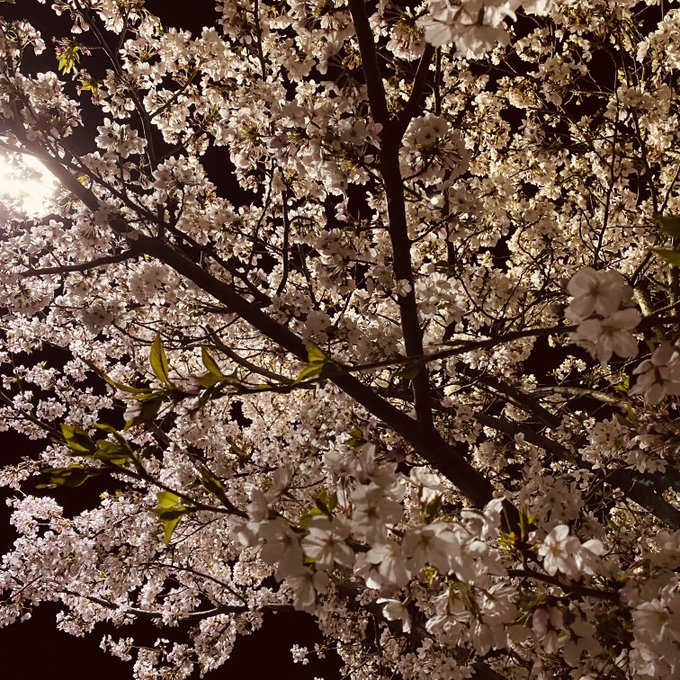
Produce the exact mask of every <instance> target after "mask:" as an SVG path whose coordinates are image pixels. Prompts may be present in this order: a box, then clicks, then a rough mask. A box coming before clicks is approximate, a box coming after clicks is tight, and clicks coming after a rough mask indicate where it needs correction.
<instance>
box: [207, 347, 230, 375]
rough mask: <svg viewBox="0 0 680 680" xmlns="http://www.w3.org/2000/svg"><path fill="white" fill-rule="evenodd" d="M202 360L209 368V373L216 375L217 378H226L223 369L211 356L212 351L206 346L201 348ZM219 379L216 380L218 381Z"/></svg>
mask: <svg viewBox="0 0 680 680" xmlns="http://www.w3.org/2000/svg"><path fill="white" fill-rule="evenodd" d="M201 360H202V361H203V365H204V366H205V367H206V369H207V370H208V373H210V374H211V375H214V376H215V377H216V378H217V380H224V379H225V377H226V376H225V375H224V373H222V370H221V369H220V367H219V366H218V365H217V362H216V361H215V360H214V359H213V358H212V357H211V356H210V353H209V352H208V350H207V349H206V348H205V347H203V348H202V349H201ZM217 380H216V381H215V382H217ZM213 384H214V383H213Z"/></svg>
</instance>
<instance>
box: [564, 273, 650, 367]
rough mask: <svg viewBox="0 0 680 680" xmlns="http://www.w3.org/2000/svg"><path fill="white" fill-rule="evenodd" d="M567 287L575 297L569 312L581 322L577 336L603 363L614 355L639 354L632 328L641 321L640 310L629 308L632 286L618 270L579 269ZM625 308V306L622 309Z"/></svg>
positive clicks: (577, 339)
mask: <svg viewBox="0 0 680 680" xmlns="http://www.w3.org/2000/svg"><path fill="white" fill-rule="evenodd" d="M567 290H568V291H569V293H570V295H571V296H572V297H573V298H574V299H573V300H572V302H571V303H570V304H569V306H568V307H567V309H566V315H567V317H568V318H570V319H571V320H572V321H575V322H578V324H579V325H578V328H577V329H576V332H575V333H574V335H573V337H574V339H575V340H576V341H577V342H579V343H580V344H582V345H584V346H585V347H587V348H588V350H589V351H590V352H591V354H593V356H595V357H597V358H598V359H599V360H600V361H601V362H603V363H606V362H608V361H609V360H610V359H611V357H612V354H616V355H617V356H620V357H623V358H626V359H629V358H631V357H633V356H635V355H636V354H637V351H638V350H637V341H636V340H635V337H634V336H633V334H632V333H631V331H632V330H633V329H634V328H635V327H636V326H637V325H638V323H640V318H641V317H640V312H638V310H637V309H635V308H634V307H630V306H629V305H630V302H631V294H632V289H631V288H630V286H628V285H627V284H626V282H625V280H624V278H623V276H621V274H619V273H618V272H615V271H596V270H595V269H593V268H592V267H585V268H584V269H581V270H579V271H578V272H577V273H576V274H574V276H573V277H572V279H571V280H570V281H569V285H568V286H567ZM621 307H623V309H621Z"/></svg>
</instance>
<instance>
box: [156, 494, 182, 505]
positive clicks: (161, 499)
mask: <svg viewBox="0 0 680 680" xmlns="http://www.w3.org/2000/svg"><path fill="white" fill-rule="evenodd" d="M156 500H157V501H158V505H160V507H161V508H171V507H172V506H173V505H177V504H178V503H179V496H178V495H177V494H176V493H172V491H159V492H158V493H157V494H156Z"/></svg>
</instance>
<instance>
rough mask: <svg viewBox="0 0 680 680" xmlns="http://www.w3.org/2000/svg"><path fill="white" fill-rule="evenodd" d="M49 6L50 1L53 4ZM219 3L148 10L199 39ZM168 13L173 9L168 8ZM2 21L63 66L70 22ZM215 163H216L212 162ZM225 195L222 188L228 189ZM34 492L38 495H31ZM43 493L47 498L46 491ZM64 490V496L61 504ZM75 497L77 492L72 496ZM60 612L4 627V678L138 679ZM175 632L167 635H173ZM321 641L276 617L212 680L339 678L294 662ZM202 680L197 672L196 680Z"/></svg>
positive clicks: (48, 65) (6, 539)
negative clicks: (32, 37) (62, 625)
mask: <svg viewBox="0 0 680 680" xmlns="http://www.w3.org/2000/svg"><path fill="white" fill-rule="evenodd" d="M47 4H48V6H49V4H51V3H50V1H49V0H48V3H47ZM214 6H215V3H214V1H213V0H194V1H193V2H191V3H174V2H166V1H164V0H149V1H148V2H147V7H148V8H149V9H150V10H151V11H152V12H154V13H155V14H157V15H158V16H159V17H160V18H161V20H162V22H163V25H164V26H165V27H169V26H177V27H182V28H185V29H188V30H190V31H191V32H192V33H193V34H194V35H195V34H197V33H200V30H201V28H202V27H203V26H207V25H211V24H213V23H214V19H215V18H216V16H217V15H216V13H215V10H214ZM168 8H170V9H168ZM0 16H3V17H7V18H28V19H30V20H31V21H32V23H34V25H36V26H37V27H38V28H39V29H40V30H41V32H42V35H43V38H44V40H45V42H46V43H47V45H48V49H47V50H46V51H45V52H44V53H43V55H41V57H40V58H39V61H38V62H36V63H33V64H32V67H35V69H36V70H39V71H40V70H42V71H44V70H47V69H51V70H56V66H57V62H56V58H55V56H54V52H53V46H52V45H51V37H52V36H55V35H62V36H63V35H66V34H67V32H68V30H69V26H70V22H69V21H68V19H66V18H65V17H61V18H59V17H56V16H55V15H54V13H52V12H50V11H49V10H48V9H46V7H45V6H44V5H39V4H38V3H37V1H36V0H18V2H17V3H16V4H15V5H7V4H0ZM82 142H83V146H84V148H91V147H92V141H91V140H90V139H88V138H83V140H82ZM218 155H219V156H220V157H219V158H214V161H215V165H216V167H215V168H208V170H209V173H210V176H211V179H212V180H213V181H216V182H217V183H218V184H219V176H216V175H217V174H218V172H216V168H219V167H220V166H221V167H224V166H225V164H226V163H227V159H226V151H225V150H223V149H222V150H219V152H218ZM211 160H212V159H211ZM223 189H224V186H223ZM40 358H41V359H47V360H48V362H50V363H58V362H59V357H57V356H51V357H50V356H46V357H40ZM39 450H40V443H39V442H31V441H30V440H28V439H27V438H25V437H22V436H20V435H17V434H13V433H8V432H0V452H1V455H2V464H8V463H13V462H17V461H18V459H19V458H20V457H21V456H22V455H26V454H31V453H35V452H36V451H39ZM30 490H31V491H32V489H30ZM66 492H67V493H69V494H71V495H72V497H71V498H69V499H67V501H68V504H69V505H71V504H75V505H76V506H77V505H78V503H79V501H81V500H82V499H80V498H78V496H77V494H82V493H89V494H98V490H97V489H90V490H89V491H80V490H76V491H74V490H66ZM43 493H44V492H43ZM63 493H64V491H60V492H59V494H58V495H59V500H60V501H62V500H63V498H62V496H63ZM11 494H12V492H11V491H8V490H7V489H4V488H0V549H1V551H2V554H4V553H5V552H6V551H7V550H8V549H9V548H10V547H11V544H12V542H13V540H14V537H15V535H14V532H13V529H12V528H11V527H10V526H9V524H8V521H9V514H10V513H9V509H8V508H7V507H6V505H5V500H6V498H7V497H8V495H11ZM73 494H76V495H75V496H73ZM57 611H58V607H57V606H55V605H43V606H42V607H40V608H38V609H37V610H34V611H33V613H32V617H31V619H30V620H29V621H28V622H26V623H23V624H15V625H13V626H9V627H7V628H0V649H2V650H3V652H4V653H3V659H2V671H0V677H1V678H2V680H33V679H34V678H36V679H37V678H43V677H45V678H49V679H50V680H80V678H88V679H92V680H124V679H125V678H131V677H132V664H131V663H125V662H123V661H120V660H118V659H116V658H113V657H111V656H110V655H108V654H105V653H104V652H103V651H101V650H100V649H99V643H100V641H101V638H102V637H103V636H104V635H105V634H107V633H111V634H114V636H115V634H116V632H117V631H116V630H115V629H113V627H105V626H103V625H100V626H98V627H97V628H95V631H94V633H93V634H91V635H89V636H87V637H85V638H76V637H74V636H71V635H67V634H65V633H61V632H59V631H57V630H56V626H55V615H56V613H57ZM118 632H119V633H121V634H125V635H130V634H133V632H134V633H136V634H138V635H140V636H141V637H143V638H146V639H145V641H148V642H152V641H153V639H154V634H157V633H158V631H157V629H153V628H152V627H150V626H149V625H147V624H145V626H144V627H142V626H141V625H139V626H136V627H135V628H134V629H132V631H131V630H130V629H128V630H127V631H125V630H122V631H118ZM168 633H169V634H168ZM161 635H162V636H164V637H168V638H170V639H172V638H173V635H172V631H164V632H163V633H162V634H161ZM320 641H321V636H320V634H319V632H318V630H317V628H316V626H315V624H314V621H313V619H312V618H311V617H310V616H308V615H306V614H302V613H299V614H297V613H296V614H283V613H279V614H277V615H270V616H269V617H268V618H266V619H265V625H264V628H263V629H262V630H260V631H258V632H257V633H255V634H253V635H251V636H248V637H243V638H239V640H238V641H237V643H236V648H235V650H234V653H233V655H232V657H231V659H230V660H229V661H228V662H227V664H226V665H224V666H223V667H222V668H221V669H219V670H217V671H213V672H211V673H209V674H207V675H206V676H204V677H205V678H206V679H207V680H218V679H220V678H229V679H230V680H240V678H241V677H248V678H255V679H257V678H268V677H272V678H283V679H284V680H286V679H287V678H296V680H307V679H309V680H312V679H313V678H314V677H315V676H321V677H323V678H325V680H335V679H336V678H339V677H340V673H339V670H338V668H339V665H340V663H339V660H338V658H337V656H336V655H335V654H332V655H329V658H327V659H326V660H325V661H318V660H315V659H314V657H313V656H311V655H310V663H309V665H307V666H301V665H299V664H294V663H293V661H292V657H291V654H290V648H291V646H292V645H293V644H294V643H298V644H306V645H307V646H308V647H310V649H311V648H312V646H313V644H314V643H315V642H320ZM195 677H198V674H196V675H195Z"/></svg>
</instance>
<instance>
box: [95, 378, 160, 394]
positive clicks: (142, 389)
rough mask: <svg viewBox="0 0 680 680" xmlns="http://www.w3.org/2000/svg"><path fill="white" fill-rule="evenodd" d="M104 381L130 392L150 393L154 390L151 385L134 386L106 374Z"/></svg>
mask: <svg viewBox="0 0 680 680" xmlns="http://www.w3.org/2000/svg"><path fill="white" fill-rule="evenodd" d="M104 381H105V382H106V383H108V384H109V385H111V387H115V388H116V389H118V390H120V391H121V392H130V393H131V394H149V393H150V392H153V391H154V390H153V388H151V387H132V385H124V384H123V383H119V382H116V381H115V380H112V379H111V378H109V376H108V375H105V376H104Z"/></svg>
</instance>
